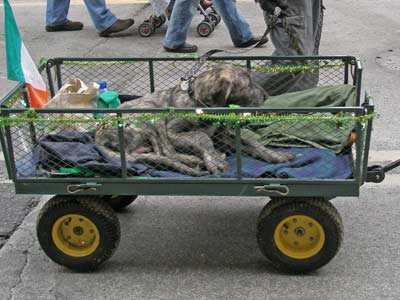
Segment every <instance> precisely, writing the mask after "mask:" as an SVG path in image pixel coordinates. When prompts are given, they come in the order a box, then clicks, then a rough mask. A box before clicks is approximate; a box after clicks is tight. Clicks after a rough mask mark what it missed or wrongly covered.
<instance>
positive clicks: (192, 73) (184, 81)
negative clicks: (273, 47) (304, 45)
mask: <svg viewBox="0 0 400 300" xmlns="http://www.w3.org/2000/svg"><path fill="white" fill-rule="evenodd" d="M281 12H282V9H281V8H280V7H276V8H275V11H274V14H273V15H272V16H271V17H270V21H269V23H268V26H267V28H266V29H265V32H264V34H263V35H262V37H261V39H260V40H259V41H258V42H257V43H255V44H254V45H252V46H250V47H247V48H245V49H243V50H239V51H229V50H221V49H212V50H210V51H207V52H206V53H204V54H203V55H202V56H200V57H199V59H198V61H197V62H196V63H195V64H194V65H193V67H192V68H190V70H189V71H188V72H187V73H186V74H185V75H184V76H183V77H181V81H180V88H181V90H182V91H187V92H188V94H189V96H192V95H193V90H192V88H191V86H192V84H193V81H194V79H195V78H196V74H197V72H198V71H199V70H200V69H201V67H202V66H203V65H204V64H205V63H206V62H207V60H208V59H209V58H210V57H211V56H212V55H214V54H216V53H228V54H243V53H246V52H249V51H251V50H253V49H254V48H256V47H257V46H258V45H259V44H260V43H262V42H263V41H264V40H265V39H266V38H267V36H268V35H269V34H270V33H271V31H272V29H274V28H275V26H276V24H277V23H278V20H279V16H280V15H281ZM282 25H283V27H284V29H285V31H286V33H287V34H288V37H289V42H290V44H291V46H292V47H293V49H295V50H296V51H297V53H298V55H303V52H302V51H301V49H300V47H299V44H298V41H297V39H296V37H295V35H294V34H293V31H292V30H291V29H290V27H289V24H288V22H287V20H286V18H282Z"/></svg>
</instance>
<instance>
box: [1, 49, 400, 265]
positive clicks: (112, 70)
mask: <svg viewBox="0 0 400 300" xmlns="http://www.w3.org/2000/svg"><path fill="white" fill-rule="evenodd" d="M195 63H196V58H191V57H181V58H54V59H48V60H46V61H45V62H43V63H42V64H41V65H40V71H41V72H42V74H43V76H44V77H46V80H47V83H48V88H49V91H50V92H51V95H52V96H54V95H55V94H56V93H57V91H58V90H59V89H60V88H61V87H62V86H63V84H64V83H65V82H66V80H67V79H68V78H80V79H81V80H83V81H84V82H86V83H90V82H99V81H101V80H104V81H106V82H107V84H108V88H109V89H112V90H114V91H117V92H118V93H119V94H120V97H121V99H123V98H124V97H125V98H129V97H130V98H129V99H134V98H135V97H136V98H137V97H138V96H142V95H144V94H146V93H149V92H154V91H155V90H161V89H166V88H169V87H172V86H175V85H177V83H179V80H180V78H181V77H182V76H184V75H185V72H186V71H187V70H188V69H190V68H191V67H192V66H193V65H194V64H195ZM218 64H231V65H234V66H239V67H243V68H247V69H248V70H250V71H251V72H253V74H254V77H255V78H256V77H257V76H258V77H259V78H262V77H263V76H264V75H265V74H269V76H270V77H269V79H271V78H272V79H271V80H273V82H274V84H272V85H270V87H276V86H277V83H278V82H280V83H279V85H280V86H283V87H284V86H285V83H287V82H290V81H291V80H294V79H295V78H296V76H298V77H299V76H300V77H301V79H304V78H305V75H307V76H308V78H313V80H311V83H310V81H309V80H308V81H307V80H306V81H307V82H308V83H307V85H308V86H307V88H311V87H312V88H319V89H320V90H322V91H325V92H326V91H328V92H329V93H332V91H338V90H340V91H348V94H345V96H344V97H343V101H342V102H341V104H338V103H335V101H336V100H337V97H336V96H337V95H338V94H335V95H336V96H335V97H330V98H329V97H328V98H327V99H330V100H329V101H332V102H331V103H330V104H331V105H329V104H327V103H325V102H324V103H322V104H321V103H320V104H321V105H317V106H309V105H307V106H304V105H301V103H305V102H301V101H303V100H304V101H305V100H307V101H308V100H309V99H308V97H309V96H310V97H311V96H312V94H309V95H308V96H307V97H304V96H303V98H301V97H300V96H299V97H300V98H301V99H303V100H301V99H300V98H299V99H300V100H301V101H300V105H299V106H290V105H289V106H283V105H282V107H279V105H278V106H268V105H267V106H262V107H252V108H249V107H229V108H227V107H225V108H213V107H210V108H202V109H201V111H200V112H199V110H198V108H185V109H177V108H171V107H165V108H157V109H147V110H143V109H142V110H138V109H136V110H135V109H129V110H126V109H125V110H121V109H117V108H109V109H106V108H101V109H99V108H90V109H81V108H70V109H60V108H58V109H57V108H44V109H37V110H31V109H29V108H27V107H21V104H20V103H21V100H22V101H25V103H29V99H27V97H28V96H27V93H26V92H25V86H24V85H23V84H19V85H17V86H16V87H15V88H14V89H12V90H11V91H10V92H9V93H8V95H7V96H6V97H4V98H3V99H2V100H1V103H0V104H1V123H0V141H1V146H2V149H3V152H4V157H5V161H6V166H7V171H8V176H9V178H10V179H11V180H12V181H13V183H14V186H15V191H16V193H17V194H41V195H43V194H48V195H55V196H53V198H51V199H50V200H49V201H48V202H47V203H46V204H45V205H44V207H43V208H42V209H41V212H40V214H39V217H38V221H37V236H38V240H39V242H40V245H41V246H42V248H43V250H44V251H45V253H46V254H47V255H48V256H49V257H50V258H51V259H52V260H53V261H55V262H56V263H58V264H61V265H64V266H66V267H68V268H71V269H76V270H80V271H86V270H92V269H95V268H97V267H98V266H100V265H101V264H102V263H104V262H105V261H106V260H108V259H109V258H110V257H111V256H112V254H113V253H114V252H115V250H116V248H117V246H118V243H119V240H120V225H119V221H118V218H117V215H116V212H115V211H117V210H119V209H122V208H124V207H125V206H127V205H129V204H130V203H132V202H133V201H134V200H135V198H136V197H137V196H138V195H158V196H160V197H162V196H164V195H192V196H200V195H210V196H211V195H212V196H237V197H245V196H246V197H247V196H250V197H252V196H257V197H260V196H262V197H266V198H267V197H269V198H270V199H271V200H270V201H269V202H268V203H267V204H266V206H265V207H264V208H263V209H262V211H261V212H260V214H259V217H258V219H257V237H256V238H257V241H258V244H259V247H260V250H261V252H262V253H263V254H264V255H265V256H266V258H267V259H268V260H269V261H270V262H271V263H272V264H273V265H274V266H275V267H276V268H277V269H279V270H282V271H284V272H307V271H311V270H315V269H318V268H320V267H322V266H324V265H325V264H327V263H328V262H329V261H330V260H331V259H332V258H333V257H334V256H335V255H336V253H337V252H338V250H339V248H340V245H341V242H342V236H343V225H342V220H341V217H340V215H339V213H338V211H337V210H336V209H335V207H334V206H333V205H332V203H331V202H330V200H332V199H334V198H335V197H357V196H358V195H359V193H360V187H361V186H362V185H363V184H364V183H365V182H368V181H372V182H380V181H382V180H383V178H384V174H385V172H387V171H389V170H391V169H393V168H395V167H397V166H399V165H400V162H399V161H397V162H394V163H392V164H390V165H388V166H385V167H381V166H373V167H370V168H369V167H368V153H369V147H370V140H371V130H372V121H373V116H374V105H373V103H372V101H371V99H370V97H368V95H365V97H362V95H361V94H362V93H361V79H362V66H361V63H360V61H358V60H357V59H356V58H354V57H351V56H323V57H286V58H285V60H284V62H283V61H282V58H277V57H252V56H249V57H212V58H210V59H209V60H208V61H207V63H206V64H205V65H203V66H202V68H203V69H207V68H209V67H211V66H213V65H218ZM277 75H278V76H277ZM271 76H272V77H271ZM300 77H299V78H300ZM306 81H304V82H306ZM269 82H271V81H269ZM293 84H294V82H293ZM291 86H292V85H291ZM304 87H305V88H306V85H305V86H304ZM305 88H304V89H305ZM287 89H289V87H287ZM269 93H270V95H273V96H271V100H270V103H273V99H278V98H274V97H282V90H281V91H277V90H274V89H270V90H269ZM335 93H336V92H335ZM288 95H291V94H288ZM296 95H298V94H296ZM341 95H343V93H342V94H341ZM350 96H351V97H353V98H354V99H353V100H352V101H348V100H349V99H348V98H350ZM306 98H307V99H306ZM311 98H312V97H311ZM280 99H282V98H280ZM288 99H289V100H290V97H289V98H288ZM362 99H363V100H362ZM132 101H135V100H132ZM316 101H317V102H318V101H319V99H316ZM267 103H268V102H267ZM288 103H289V102H288ZM307 103H308V102H307ZM96 114H100V115H101V117H95V116H96ZM174 118H183V119H185V118H187V119H196V120H200V121H201V122H205V123H210V124H212V125H213V126H215V127H221V128H224V129H226V130H225V131H223V132H225V134H226V132H229V138H231V140H232V141H233V143H232V144H231V145H228V146H230V147H225V148H219V149H218V151H220V153H223V155H224V157H225V158H226V161H227V163H228V164H229V171H226V172H221V174H202V175H199V176H190V175H187V174H184V173H182V172H178V171H177V170H176V169H171V168H166V167H165V166H161V165H154V164H153V165H152V164H149V163H144V162H140V163H138V162H136V161H130V160H129V154H128V153H126V151H125V148H124V145H125V142H126V141H125V140H124V139H123V137H124V132H125V131H126V130H128V129H129V128H131V126H136V127H138V128H140V126H141V125H143V123H144V122H152V121H154V120H158V119H168V120H170V119H174ZM99 126H109V127H110V128H112V129H114V130H115V132H116V134H117V135H118V137H119V149H114V150H116V151H117V152H118V153H119V155H118V157H117V158H109V157H108V156H107V155H104V153H103V151H101V150H99V149H98V146H97V145H96V143H95V142H94V141H95V140H96V138H97V137H96V136H95V135H96V130H97V128H98V127H99ZM247 135H250V137H252V138H254V139H257V140H258V141H260V142H262V143H263V144H264V145H265V146H266V147H269V148H271V149H279V150H280V151H290V152H291V153H293V154H294V155H295V156H296V159H295V161H293V162H289V163H284V164H272V163H266V162H264V161H261V160H260V159H258V157H254V156H252V155H250V154H248V153H247V152H246V151H245V150H246V147H245V145H243V143H242V140H243V139H242V138H243V137H246V136H247ZM224 138H226V136H225V137H224V136H216V138H215V144H218V143H219V141H222V140H224ZM64 147H66V148H64ZM68 147H69V148H68ZM89 154H90V155H89ZM199 170H203V169H201V166H200V167H199ZM131 230H134V229H131Z"/></svg>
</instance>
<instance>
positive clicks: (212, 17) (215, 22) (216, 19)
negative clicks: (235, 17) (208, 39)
mask: <svg viewBox="0 0 400 300" xmlns="http://www.w3.org/2000/svg"><path fill="white" fill-rule="evenodd" d="M208 17H209V18H210V20H211V22H212V23H213V25H214V27H216V26H217V25H218V24H219V22H221V17H220V16H219V15H216V14H214V13H209V14H208Z"/></svg>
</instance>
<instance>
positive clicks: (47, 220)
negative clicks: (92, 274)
mask: <svg viewBox="0 0 400 300" xmlns="http://www.w3.org/2000/svg"><path fill="white" fill-rule="evenodd" d="M36 232H37V237H38V240H39V243H40V245H41V247H42V249H43V250H44V252H45V253H46V254H47V256H48V257H49V258H51V259H52V260H53V261H54V262H56V263H58V264H60V265H63V266H65V267H68V268H70V269H73V270H77V271H91V270H94V269H96V268H98V267H99V266H100V265H101V264H102V263H104V262H105V261H106V260H107V259H109V258H110V257H111V256H112V255H113V254H114V252H115V250H116V249H117V246H118V243H119V240H120V235H121V234H120V225H119V221H118V219H117V217H116V214H115V213H114V211H113V210H112V209H111V207H110V206H109V205H108V204H107V203H105V202H104V201H102V200H100V199H99V198H97V197H87V196H84V197H71V196H55V197H53V198H52V199H51V200H50V201H48V202H47V203H46V204H45V206H44V207H43V208H42V210H41V211H40V214H39V217H38V220H37V226H36Z"/></svg>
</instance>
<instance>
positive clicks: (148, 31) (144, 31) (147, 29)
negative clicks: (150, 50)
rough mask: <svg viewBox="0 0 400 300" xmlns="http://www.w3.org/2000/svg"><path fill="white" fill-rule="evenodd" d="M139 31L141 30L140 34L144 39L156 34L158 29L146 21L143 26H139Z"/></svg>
mask: <svg viewBox="0 0 400 300" xmlns="http://www.w3.org/2000/svg"><path fill="white" fill-rule="evenodd" d="M138 30H139V34H140V35H141V36H142V37H149V36H151V35H152V34H153V33H154V31H155V30H156V29H155V27H154V25H153V24H152V23H151V22H150V21H144V22H143V23H142V24H140V25H139V29H138Z"/></svg>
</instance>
